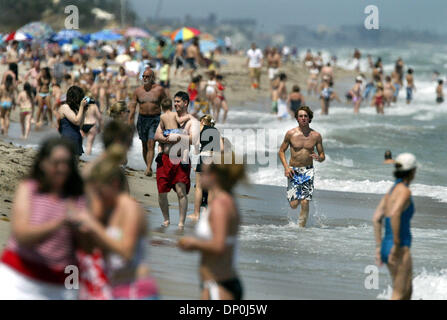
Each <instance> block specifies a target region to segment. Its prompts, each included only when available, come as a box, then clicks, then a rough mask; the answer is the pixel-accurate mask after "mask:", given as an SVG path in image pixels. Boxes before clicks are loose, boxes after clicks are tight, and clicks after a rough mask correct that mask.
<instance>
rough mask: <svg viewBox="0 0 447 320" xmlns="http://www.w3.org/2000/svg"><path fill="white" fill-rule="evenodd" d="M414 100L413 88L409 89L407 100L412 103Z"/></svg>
mask: <svg viewBox="0 0 447 320" xmlns="http://www.w3.org/2000/svg"><path fill="white" fill-rule="evenodd" d="M412 99H413V88H411V87H407V100H408V101H410V100H412Z"/></svg>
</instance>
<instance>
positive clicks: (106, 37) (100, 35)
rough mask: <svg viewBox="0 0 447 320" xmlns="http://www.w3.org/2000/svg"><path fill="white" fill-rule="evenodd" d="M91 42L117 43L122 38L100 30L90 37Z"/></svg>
mask: <svg viewBox="0 0 447 320" xmlns="http://www.w3.org/2000/svg"><path fill="white" fill-rule="evenodd" d="M90 39H91V40H93V41H95V40H96V41H117V40H122V39H123V36H122V35H120V34H118V33H115V32H113V31H111V30H101V31H98V32H95V33H92V34H91V35H90Z"/></svg>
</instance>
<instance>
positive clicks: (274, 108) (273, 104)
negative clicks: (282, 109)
mask: <svg viewBox="0 0 447 320" xmlns="http://www.w3.org/2000/svg"><path fill="white" fill-rule="evenodd" d="M272 112H274V113H277V112H278V101H272Z"/></svg>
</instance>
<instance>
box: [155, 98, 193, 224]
mask: <svg viewBox="0 0 447 320" xmlns="http://www.w3.org/2000/svg"><path fill="white" fill-rule="evenodd" d="M188 105H189V95H188V94H187V93H186V92H183V91H179V92H177V93H176V94H175V96H174V106H175V109H176V111H177V114H178V116H179V117H183V116H185V115H187V114H188ZM179 128H180V129H182V131H183V133H182V134H180V135H181V139H182V140H181V142H171V141H169V139H168V135H167V136H165V135H164V134H163V131H162V129H161V127H160V125H158V127H157V130H156V132H155V141H158V143H159V144H160V145H161V146H162V152H160V153H159V154H158V156H157V159H156V160H155V161H156V162H157V173H156V175H157V188H158V203H159V205H160V209H161V211H162V213H163V218H164V222H163V224H162V227H168V226H169V224H170V220H169V202H168V193H169V192H170V191H171V189H174V190H175V192H176V193H177V197H178V202H179V214H180V219H179V223H178V227H179V230H183V227H184V224H185V219H186V211H187V210H188V193H189V189H190V186H191V178H190V174H191V163H190V161H189V163H182V162H181V160H182V156H181V155H182V154H183V150H182V148H184V147H187V148H188V150H189V147H190V145H191V144H193V145H195V146H196V147H197V146H198V145H197V143H198V141H199V136H200V123H199V121H198V120H197V119H195V118H194V117H192V116H191V117H190V120H189V121H187V122H186V123H183V124H182V123H180V124H179ZM178 143H180V144H181V145H183V146H182V147H179V146H180V144H178ZM174 146H175V149H174V148H173V147H174ZM171 149H172V150H171ZM174 150H178V153H177V152H175V151H174Z"/></svg>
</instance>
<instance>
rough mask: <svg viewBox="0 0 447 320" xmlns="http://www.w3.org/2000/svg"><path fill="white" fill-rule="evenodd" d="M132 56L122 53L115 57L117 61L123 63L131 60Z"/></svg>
mask: <svg viewBox="0 0 447 320" xmlns="http://www.w3.org/2000/svg"><path fill="white" fill-rule="evenodd" d="M131 60H132V58H131V57H130V56H129V55H127V54H120V55H119V56H118V57H116V58H115V62H116V63H119V64H123V63H125V62H127V61H131Z"/></svg>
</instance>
